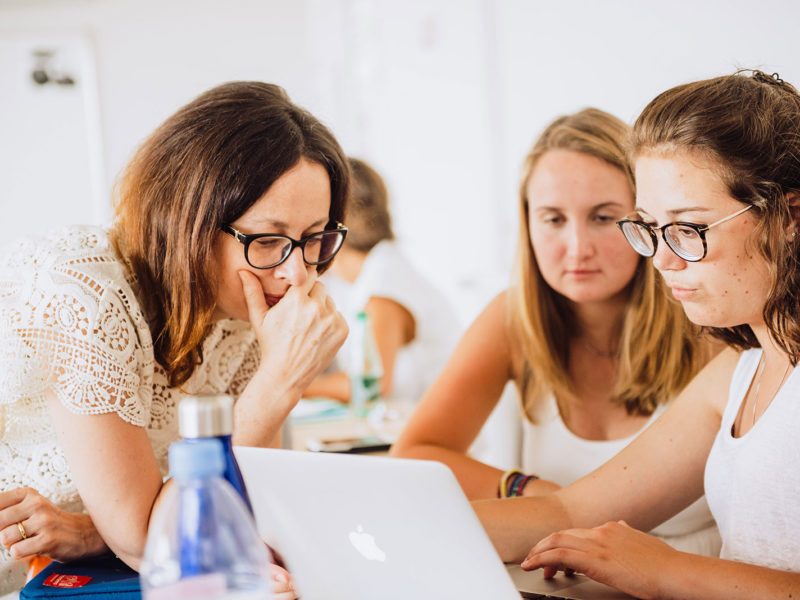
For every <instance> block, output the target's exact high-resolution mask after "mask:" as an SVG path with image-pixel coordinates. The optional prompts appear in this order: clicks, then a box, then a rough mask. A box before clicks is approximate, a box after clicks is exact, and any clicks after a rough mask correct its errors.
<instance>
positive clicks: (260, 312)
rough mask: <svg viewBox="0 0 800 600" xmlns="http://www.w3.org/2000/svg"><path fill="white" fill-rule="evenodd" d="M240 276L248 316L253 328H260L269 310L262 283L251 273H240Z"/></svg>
mask: <svg viewBox="0 0 800 600" xmlns="http://www.w3.org/2000/svg"><path fill="white" fill-rule="evenodd" d="M238 275H239V280H240V281H241V282H242V291H243V292H244V301H245V303H246V304H247V316H248V318H249V319H250V323H251V324H252V325H253V327H258V326H259V325H260V324H261V323H262V321H263V320H264V315H266V314H267V310H269V307H268V306H267V300H266V298H264V290H263V288H262V287H261V282H260V281H259V280H258V277H256V276H255V275H253V274H252V273H250V272H249V271H244V270H242V271H239V272H238Z"/></svg>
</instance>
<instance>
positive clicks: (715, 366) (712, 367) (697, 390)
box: [679, 348, 741, 416]
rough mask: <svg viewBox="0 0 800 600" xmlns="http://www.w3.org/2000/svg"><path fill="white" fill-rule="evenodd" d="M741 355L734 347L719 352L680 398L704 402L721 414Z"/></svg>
mask: <svg viewBox="0 0 800 600" xmlns="http://www.w3.org/2000/svg"><path fill="white" fill-rule="evenodd" d="M740 356H741V353H740V352H738V351H737V350H734V349H732V348H725V349H724V350H722V351H720V352H719V353H717V355H716V356H715V357H714V358H713V359H712V360H711V361H710V362H709V363H708V364H707V365H706V366H705V367H703V369H702V370H701V371H700V372H699V373H698V374H697V375H695V377H694V379H692V381H690V382H689V385H687V386H686V388H685V389H684V391H683V392H681V394H680V397H679V400H681V399H684V398H691V400H690V401H691V402H695V403H696V402H703V403H704V404H705V405H706V406H707V407H708V408H710V409H712V410H713V411H714V412H715V413H717V414H718V415H720V416H721V415H722V413H723V412H725V406H726V405H727V403H728V394H729V391H730V384H731V378H732V377H733V372H734V370H736V365H737V363H738V362H739V358H740Z"/></svg>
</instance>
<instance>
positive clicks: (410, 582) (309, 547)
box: [235, 447, 630, 600]
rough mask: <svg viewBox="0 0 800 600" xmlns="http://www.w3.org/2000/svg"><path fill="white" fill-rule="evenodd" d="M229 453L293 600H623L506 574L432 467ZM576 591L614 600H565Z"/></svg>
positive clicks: (446, 479)
mask: <svg viewBox="0 0 800 600" xmlns="http://www.w3.org/2000/svg"><path fill="white" fill-rule="evenodd" d="M235 452H236V458H237V460H238V462H239V466H240V467H241V469H242V474H243V475H244V479H245V483H246V484H247V489H248V492H249V495H250V498H251V500H252V503H253V508H254V510H255V516H256V522H257V524H258V529H259V533H260V534H261V536H262V537H263V538H264V539H265V540H266V541H267V543H269V544H270V545H272V546H274V547H275V548H277V549H278V550H279V551H280V552H281V554H282V555H283V558H284V559H285V560H286V563H287V567H288V568H289V570H290V571H291V573H292V575H293V577H294V579H295V585H296V587H297V589H298V591H299V593H300V595H301V598H302V600H336V599H337V598H342V599H343V600H344V599H347V600H384V599H387V600H390V599H394V598H397V599H398V600H399V599H403V600H407V599H408V598H414V599H415V600H426V599H431V600H442V599H450V598H454V599H456V598H457V599H459V600H486V599H491V600H495V599H497V600H518V599H519V598H520V592H519V591H517V589H518V587H519V589H520V590H522V595H523V597H527V598H546V597H551V598H580V599H581V600H622V599H627V598H630V596H625V595H620V592H617V591H616V590H613V589H612V588H609V587H607V586H603V585H601V584H597V583H596V582H593V581H591V580H588V579H586V578H582V577H580V576H578V577H564V576H557V577H556V578H554V579H553V580H549V581H545V580H544V578H543V577H542V571H541V570H539V571H535V572H524V571H522V570H521V569H520V568H519V567H516V566H515V567H509V569H506V567H505V565H503V563H502V562H501V561H500V559H499V557H498V556H497V553H496V552H495V550H494V547H493V546H492V544H491V542H490V541H489V538H488V536H487V535H486V533H485V531H484V529H483V527H482V526H481V524H480V521H478V518H477V516H476V515H475V513H474V511H473V510H472V507H471V505H470V503H469V502H468V500H467V498H466V497H465V496H464V494H463V492H462V491H461V487H460V486H459V485H458V482H457V481H456V479H455V477H454V476H453V474H452V472H451V471H450V470H449V469H448V468H447V467H445V466H444V465H442V464H441V463H437V462H433V461H421V460H404V459H396V458H384V457H374V456H358V455H342V454H319V453H314V452H297V451H290V450H271V449H264V448H245V447H236V448H235ZM512 577H513V578H514V580H513V581H512ZM585 584H588V585H590V586H597V587H599V588H600V590H599V591H600V592H613V593H614V594H616V595H615V596H610V595H607V594H606V595H595V596H592V595H586V596H580V595H569V594H570V593H572V592H570V588H574V587H580V586H582V585H585ZM595 591H597V590H595ZM559 594H560V595H559Z"/></svg>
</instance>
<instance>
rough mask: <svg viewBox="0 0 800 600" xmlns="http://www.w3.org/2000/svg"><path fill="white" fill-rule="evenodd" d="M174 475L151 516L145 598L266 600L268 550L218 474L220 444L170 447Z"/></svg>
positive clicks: (198, 442)
mask: <svg viewBox="0 0 800 600" xmlns="http://www.w3.org/2000/svg"><path fill="white" fill-rule="evenodd" d="M169 464H170V473H171V475H172V478H173V481H172V482H171V483H169V484H168V485H169V486H170V487H169V488H167V489H166V490H164V492H163V493H162V496H163V497H162V498H161V499H160V500H159V503H158V504H157V505H156V509H155V511H154V513H153V516H152V518H151V520H150V528H149V529H148V531H147V543H146V545H145V550H144V558H143V560H142V565H141V569H140V578H141V584H142V594H143V598H144V600H183V599H185V598H192V599H196V600H218V599H219V600H221V599H223V598H226V599H231V600H233V599H238V600H256V599H259V600H264V599H268V598H269V597H270V584H269V581H270V580H269V570H270V556H269V552H268V550H267V548H266V546H265V545H264V543H263V542H262V541H261V539H260V538H259V536H258V534H257V532H256V524H255V521H254V520H253V517H252V515H251V514H250V513H249V512H248V510H247V507H246V506H245V504H244V502H243V501H242V498H241V496H239V494H238V493H237V492H236V490H234V489H233V487H232V486H231V485H230V484H229V483H228V482H227V481H225V480H224V479H223V478H222V472H223V470H224V468H225V462H224V460H223V452H222V444H221V442H220V441H219V440H216V439H213V438H208V439H201V440H194V441H187V440H181V441H178V442H175V443H174V444H172V446H170V449H169Z"/></svg>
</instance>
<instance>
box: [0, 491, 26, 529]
mask: <svg viewBox="0 0 800 600" xmlns="http://www.w3.org/2000/svg"><path fill="white" fill-rule="evenodd" d="M31 492H33V490H32V489H31V488H24V487H21V488H15V489H13V490H9V491H7V492H2V493H0V511H2V510H4V509H6V508H8V507H9V506H14V505H15V504H19V503H20V502H22V501H23V500H24V499H25V496H26V495H28V494H29V493H31ZM34 493H35V492H34ZM2 526H3V523H2V521H0V527H2Z"/></svg>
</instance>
